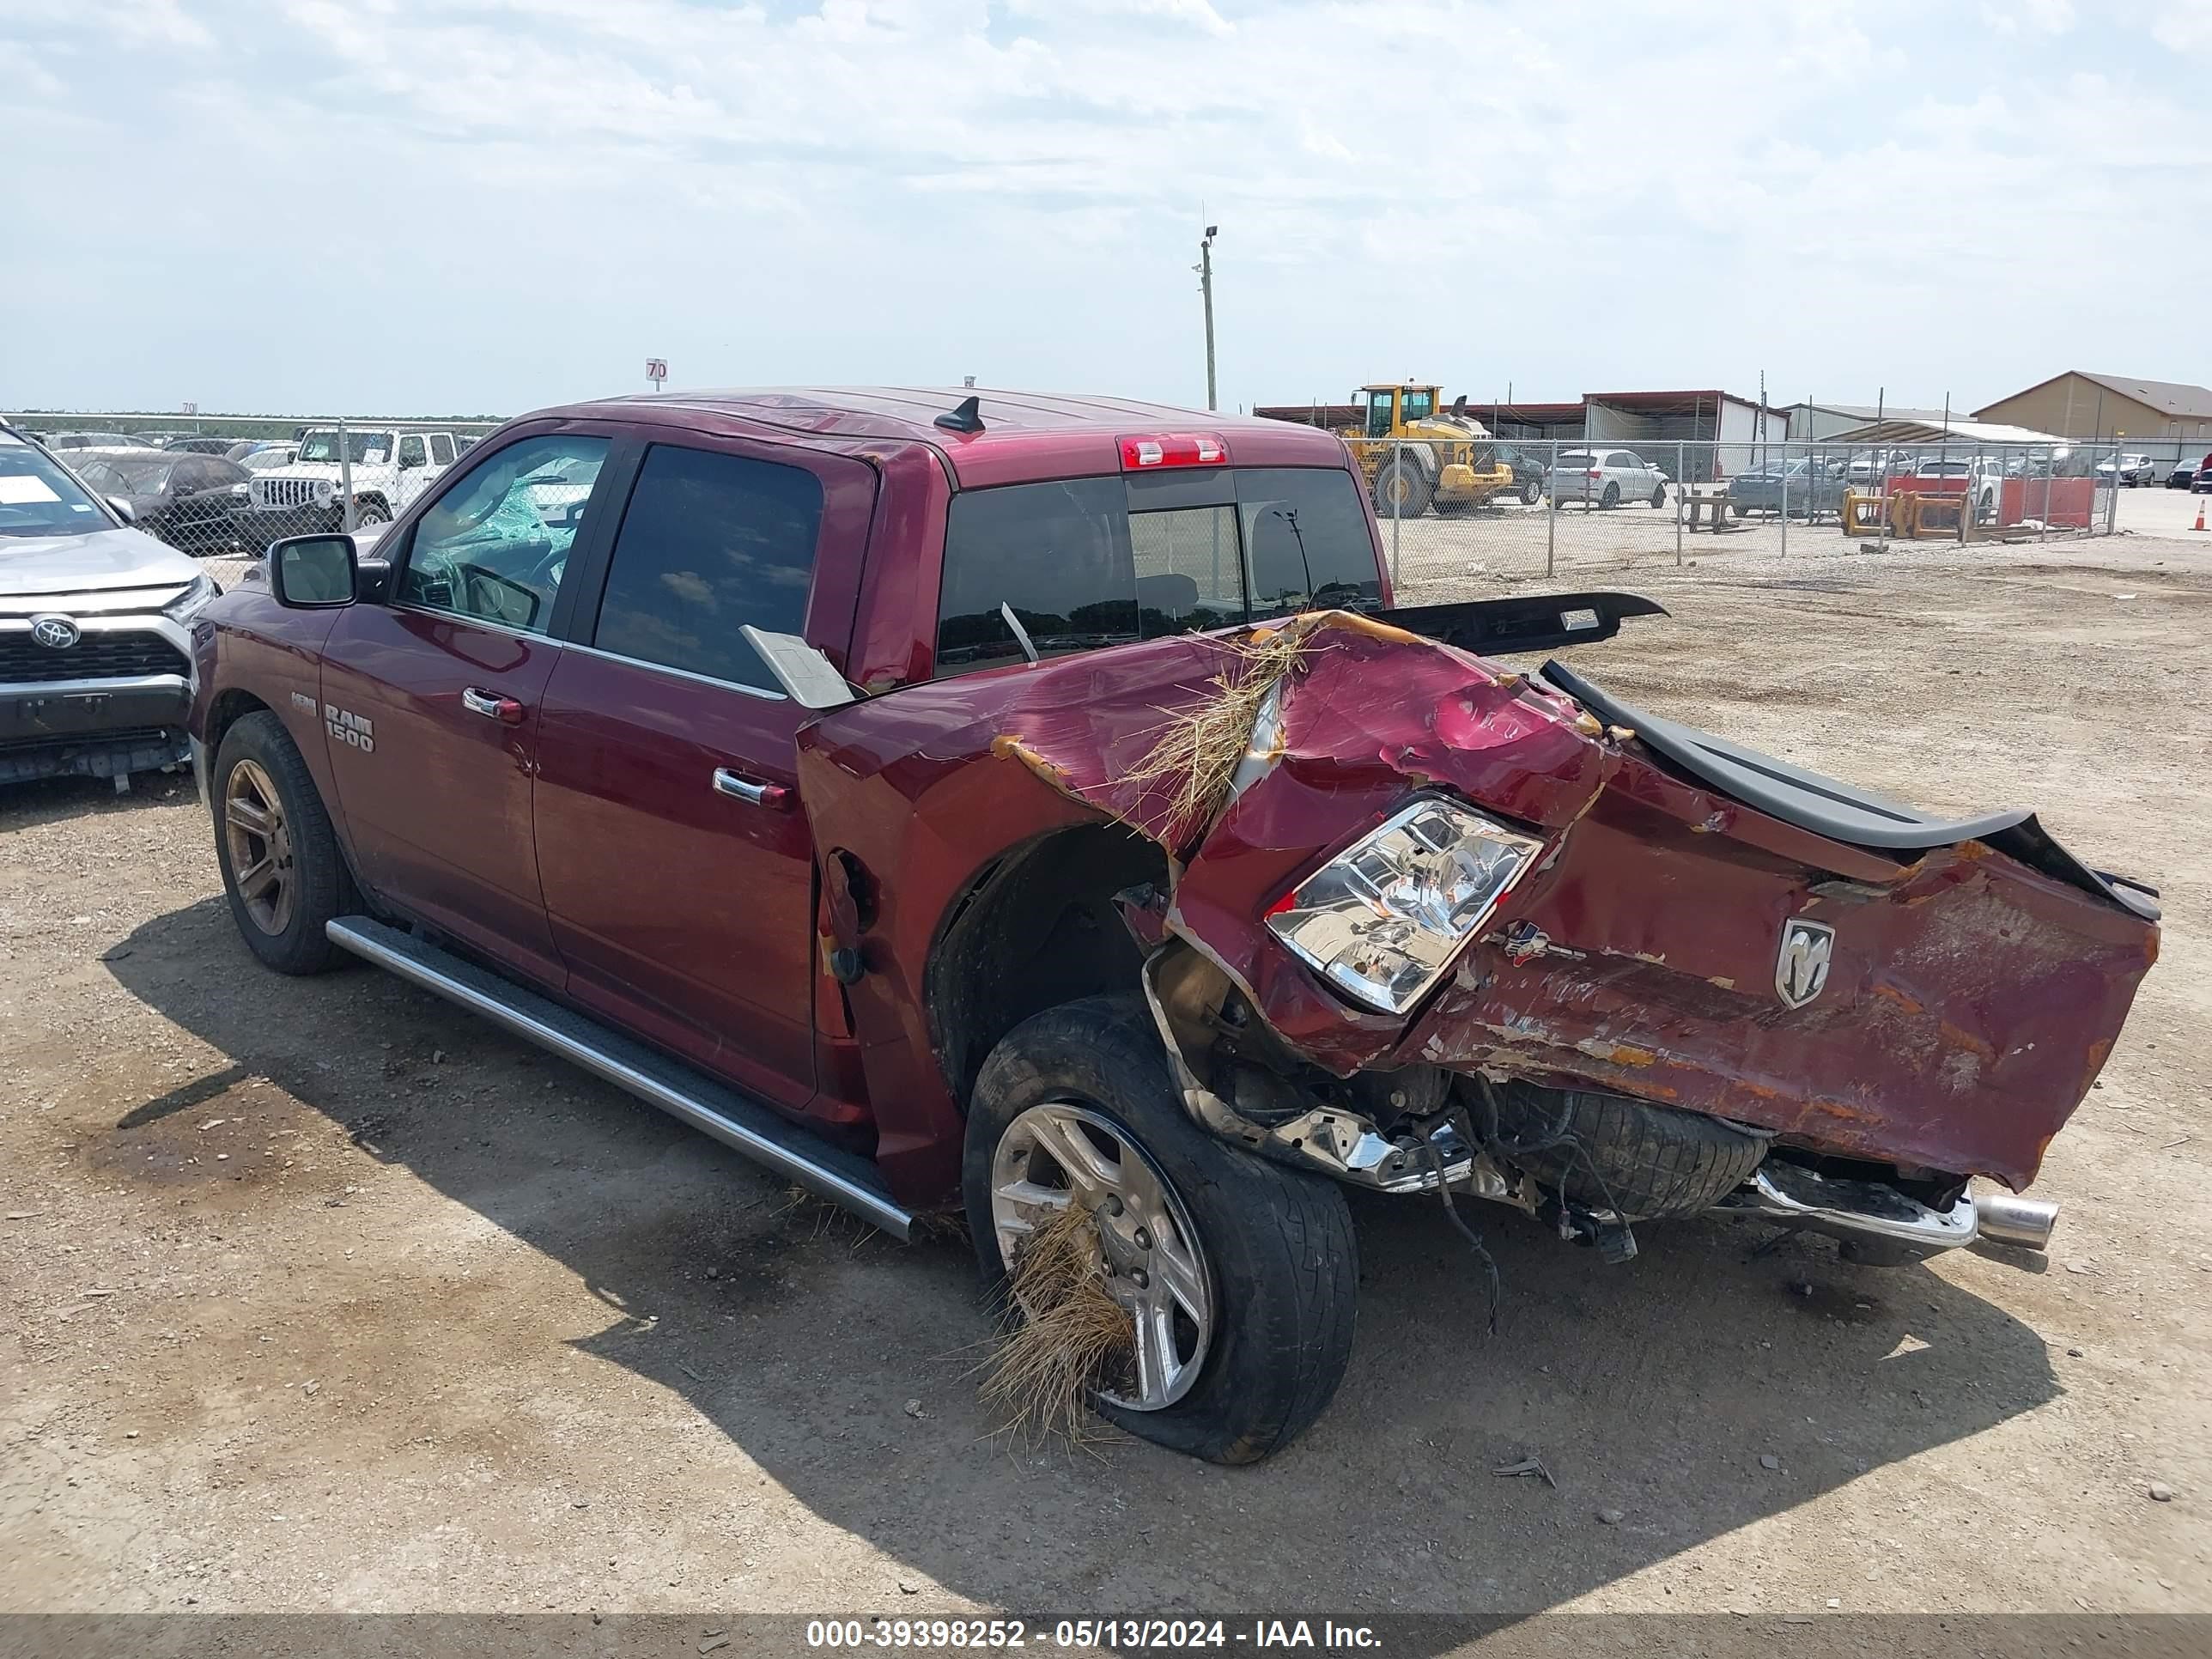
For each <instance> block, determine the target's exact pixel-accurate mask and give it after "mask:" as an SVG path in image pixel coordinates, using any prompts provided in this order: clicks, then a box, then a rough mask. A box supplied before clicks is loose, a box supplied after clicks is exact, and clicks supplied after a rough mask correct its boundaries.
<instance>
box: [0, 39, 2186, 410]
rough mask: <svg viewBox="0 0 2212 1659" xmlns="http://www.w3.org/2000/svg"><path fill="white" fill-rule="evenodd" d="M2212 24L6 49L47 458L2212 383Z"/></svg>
mask: <svg viewBox="0 0 2212 1659" xmlns="http://www.w3.org/2000/svg"><path fill="white" fill-rule="evenodd" d="M2208 68H2212V0H2163V3H2154V4H2153V5H2151V6H2148V7H2145V8H2136V7H2132V6H2131V7H2128V8H2125V9H2122V8H2111V9H2107V8H2106V7H2102V6H2093V5H2090V4H2087V3H2080V0H2072V3H2069V0H2014V3H2001V0H1960V3H1944V0H1918V3H1897V0H1857V3H1854V4H1852V5H1850V6H1849V7H1841V6H1830V5H1822V6H1814V5H1810V4H1804V5H1801V4H1796V3H1784V0H1768V3H1749V0H1747V3H1699V0H1616V3H1609V4H1587V5H1586V4H1578V3H1573V0H1517V3H1514V4H1510V5H1489V4H1480V3H1474V0H1463V3H1455V0H1359V3H1335V0H1331V3H1303V0H1285V3H1274V4H1266V3H1237V0H905V3H890V0H882V3H875V0H821V3H800V0H776V3H771V4H767V5H758V4H754V5H744V4H726V3H712V0H286V3H273V0H0V158H4V163H5V164H4V166H0V226H4V227H5V228H6V234H5V236H4V239H0V246H4V247H5V248H6V249H7V250H8V252H9V258H8V259H7V262H6V269H7V279H8V280H7V285H8V290H9V293H8V301H7V307H6V314H7V316H8V319H9V320H8V325H7V326H6V328H5V330H4V331H0V407H9V408H20V407H24V406H27V405H31V406H40V407H48V406H58V407H70V408H80V409H94V408H118V407H129V408H164V407H173V406H175V405H176V404H178V403H179V401H181V400H184V399H187V398H189V399H192V400H194V401H197V403H198V404H200V406H201V407H202V409H203V410H236V411H264V410H265V411H270V412H291V411H302V410H316V411H329V410H355V411H360V412H368V411H371V410H375V411H384V412H391V411H404V412H415V411H420V412H426V413H427V412H455V413H458V412H477V411H482V412H489V413H505V412H509V411H512V410H520V409H526V408H529V407H532V406H534V405H538V404H546V403H550V402H554V401H556V400H561V399H565V398H574V397H582V396H592V395H599V394H603V393H605V392H615V391H622V390H624V389H628V388H631V387H635V386H640V385H641V369H642V362H643V360H644V359H645V358H646V357H647V356H649V355H658V356H663V357H665V358H667V359H668V360H669V362H670V364H671V386H712V385H744V384H763V383H784V382H831V383H836V382H854V381H893V382H911V381H953V382H957V380H958V379H959V378H960V377H961V376H962V375H963V374H975V375H976V376H977V377H978V379H979V380H981V382H982V383H983V384H985V385H1000V386H1039V387H1050V388H1056V389H1062V390H1085V391H1110V392H1121V393H1126V394H1131V395H1139V396H1149V397H1154V398H1163V399H1165V400H1169V401H1173V402H1181V403H1197V402H1202V400H1203V397H1204V385H1205V383H1204V364H1203V356H1202V343H1201V335H1200V311H1199V299H1198V294H1197V281H1196V277H1195V276H1194V274H1193V272H1192V270H1191V269H1190V267H1191V265H1192V264H1193V263H1194V260H1195V258H1196V246H1195V245H1196V240H1197V237H1198V234H1199V231H1200V227H1201V226H1202V225H1203V224H1204V223H1206V222H1208V221H1212V222H1218V224H1219V225H1220V227H1221V234H1220V238H1219V240H1218V243H1217V246H1216V270H1217V305H1218V333H1219V344H1220V362H1221V392H1222V400H1223V402H1224V403H1225V404H1227V405H1229V406H1231V407H1234V406H1237V405H1239V404H1251V403H1255V402H1259V403H1280V402H1297V401H1303V400H1304V399H1307V398H1332V397H1335V398H1340V397H1341V396H1343V395H1344V393H1345V392H1346V391H1347V389H1348V388H1350V387H1351V386H1354V385H1356V384H1358V382H1359V381H1361V380H1370V379H1375V378H1378V377H1379V378H1385V379H1395V378H1399V377H1402V376H1407V375H1415V376H1419V377H1420V378H1423V379H1431V378H1432V379H1437V380H1442V381H1443V383H1444V384H1445V386H1446V387H1447V389H1448V390H1449V391H1452V392H1457V391H1466V392H1469V393H1470V394H1471V395H1472V396H1473V397H1474V398H1478V399H1486V398H1492V397H1495V396H1502V395H1504V392H1505V391H1506V388H1507V386H1508V385H1509V384H1510V386H1511V387H1512V390H1513V392H1514V394H1515V395H1516V397H1518V398H1523V399H1528V398H1547V397H1553V398H1564V397H1571V396H1573V395H1575V394H1576V393H1577V392H1582V391H1584V390H1616V389H1629V388H1637V387H1651V386H1716V385H1717V386H1725V387H1727V388H1729V389H1732V390H1736V391H1741V392H1753V391H1755V390H1756V387H1757V384H1758V377H1759V372H1760V370H1761V369H1762V368H1763V369H1765V372H1766V375H1767V384H1768V386H1769V389H1770V392H1771V394H1772V395H1773V396H1774V397H1775V398H1776V399H1777V400H1778V401H1786V400H1790V399H1794V398H1798V397H1801V396H1804V395H1808V394H1811V395H1816V396H1820V397H1824V398H1830V399H1833V400H1837V401H1850V402H1857V401H1871V400H1872V399H1873V398H1874V397H1875V392H1876V390H1877V388H1878V387H1885V386H1886V387H1887V392H1888V396H1889V398H1890V400H1891V401H1892V402H1901V403H1905V404H1940V403H1941V402H1942V399H1943V398H1944V395H1945V394H1946V393H1947V392H1948V393H1949V394H1950V395H1951V396H1952V398H1953V399H1954V402H1956V403H1957V404H1960V406H1972V405H1973V404H1978V403H1982V402H1986V401H1988V400H1990V399H1991V398H1996V397H1997V396H2000V395H2002V394H2003V393H2005V392H2010V391H2013V390H2016V389H2018V388H2019V387H2021V386H2026V385H2027V384H2029V383H2031V382H2033V381H2035V380H2041V379H2043V378H2045V376H2046V375H2048V374H2052V373H2055V372H2057V370H2059V369H2061V368H2068V367H2077V368H2090V369H2095V370H2102V371H2112V372H2118V373H2125V374H2139V375H2144V376H2148V377H2152V378H2161V379H2176V380H2197V381H2206V382H2212V332H2208V331H2207V330H2206V328H2205V326H2204V313H2205V306H2206V301H2207V295H2208V293H2212V287H2208V282H2207V278H2208V274H2212V119H2208V118H2207V113H2206V112H2207V111H2208V109H2212V101H2208V100H2212V80H2209V79H2208V75H2207V70H2208Z"/></svg>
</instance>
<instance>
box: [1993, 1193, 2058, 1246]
mask: <svg viewBox="0 0 2212 1659" xmlns="http://www.w3.org/2000/svg"><path fill="white" fill-rule="evenodd" d="M1974 1219H1975V1221H1976V1222H1977V1223H1978V1224H1979V1231H1980V1235H1981V1237H1983V1238H1984V1239H1985V1240H1987V1241H1988V1242H1989V1243H1992V1244H2009V1245H2011V1246H2012V1247H2013V1249H2016V1250H2041V1249H2048V1248H2049V1247H2050V1243H2051V1229H2052V1228H2054V1227H2056V1226H2057V1225H2058V1206H2057V1205H2056V1204H2054V1203H2051V1201H2050V1200H2047V1199H2041V1198H2020V1197H2016V1196H2015V1195H2014V1194H2011V1193H1976V1194H1974Z"/></svg>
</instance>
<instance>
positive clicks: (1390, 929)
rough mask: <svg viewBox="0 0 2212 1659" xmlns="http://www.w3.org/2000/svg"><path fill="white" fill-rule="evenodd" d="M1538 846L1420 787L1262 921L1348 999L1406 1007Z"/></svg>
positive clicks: (1386, 1009)
mask: <svg viewBox="0 0 2212 1659" xmlns="http://www.w3.org/2000/svg"><path fill="white" fill-rule="evenodd" d="M1542 846H1543V843H1542V842H1539V841H1536V840H1534V839H1533V838H1532V837H1530V836H1524V835H1522V834H1520V833H1519V832H1517V831H1516V830H1512V829H1506V828H1505V827H1504V826H1503V825H1502V824H1498V823H1492V821H1491V820H1490V819H1488V818H1486V817H1483V816H1482V814H1480V812H1476V811H1472V810H1470V809H1469V808H1467V807H1464V806H1462V805H1458V804H1456V803H1455V802H1452V801H1448V800H1439V799H1434V798H1432V797H1423V798H1422V799H1419V800H1417V801H1415V802H1413V805H1410V806H1407V807H1404V808H1402V809H1401V810H1400V811H1397V812H1395V813H1394V814H1392V816H1391V817H1389V820H1388V821H1386V822H1385V823H1383V826H1382V827H1381V828H1380V829H1376V830H1375V831H1374V832H1373V833H1372V834H1370V835H1369V836H1365V837H1364V839H1362V840H1361V841H1359V842H1358V843H1356V844H1355V845H1353V846H1352V847H1350V848H1346V850H1345V851H1344V852H1342V853H1340V854H1338V855H1337V856H1336V857H1334V858H1333V859H1331V860H1329V861H1328V863H1327V864H1324V865H1323V866H1322V867H1321V868H1320V869H1318V870H1316V871H1315V872H1313V874H1311V875H1310V876H1308V877H1307V878H1305V879H1304V881H1302V882H1300V883H1299V884H1297V887H1296V888H1294V889H1292V890H1291V891H1290V892H1289V893H1287V894H1285V896H1283V897H1282V898H1281V899H1280V900H1279V901H1278V902H1276V903H1275V904H1274V906H1273V908H1270V909H1269V910H1268V912H1267V926H1268V927H1270V928H1271V929H1273V932H1274V934H1275V937H1276V938H1278V939H1281V940H1282V941H1283V943H1284V944H1285V945H1288V946H1290V948H1291V950H1292V951H1295V952H1297V955H1298V957H1300V958H1301V959H1302V960H1304V962H1305V963H1307V964H1308V965H1310V967H1311V968H1312V969H1314V971H1315V972H1316V973H1318V974H1319V975H1321V976H1322V978H1323V979H1325V980H1327V981H1328V982H1329V983H1330V984H1331V985H1333V986H1334V987H1336V988H1337V989H1338V990H1340V991H1341V992H1343V993H1344V994H1345V995H1346V996H1348V997H1350V998H1351V999H1352V1000H1353V1001H1355V1002H1358V1003H1360V1004H1362V1005H1363V1006H1366V1007H1369V1008H1373V1009H1376V1010H1379V1011H1380V1012H1383V1013H1390V1014H1402V1013H1404V1012H1406V1010H1407V1009H1408V1008H1410V1007H1412V1006H1413V1005H1414V1004H1415V1003H1416V1002H1418V1001H1419V1000H1421V998H1422V996H1423V995H1424V994H1426V992H1427V991H1428V989H1429V987H1431V986H1432V985H1434V984H1435V983H1436V982H1437V980H1438V979H1440V978H1442V977H1443V974H1444V972H1445V971H1446V970H1447V969H1449V968H1450V966H1451V964H1452V962H1453V960H1454V958H1455V957H1457V956H1458V955H1459V953H1460V951H1461V949H1462V947H1463V946H1464V945H1466V944H1467V942H1468V939H1471V938H1473V937H1474V932H1475V929H1477V928H1478V927H1481V926H1482V924H1483V922H1484V921H1486V919H1487V918H1488V917H1489V915H1490V913H1491V912H1492V910H1494V909H1496V908H1498V901H1499V900H1501V899H1503V898H1504V896H1505V895H1506V894H1507V893H1509V892H1510V891H1511V890H1512V889H1513V884H1514V883H1515V882H1516V881H1518V880H1520V878H1521V877H1522V874H1523V873H1524V872H1526V871H1527V870H1528V868H1529V866H1531V865H1533V864H1534V862H1535V860H1536V855H1537V854H1538V853H1539V852H1540V851H1541V848H1542Z"/></svg>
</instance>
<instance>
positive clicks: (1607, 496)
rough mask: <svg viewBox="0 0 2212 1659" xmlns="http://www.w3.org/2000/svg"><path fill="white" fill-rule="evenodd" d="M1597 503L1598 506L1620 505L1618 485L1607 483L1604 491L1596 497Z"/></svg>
mask: <svg viewBox="0 0 2212 1659" xmlns="http://www.w3.org/2000/svg"><path fill="white" fill-rule="evenodd" d="M1597 504H1598V505H1599V506H1600V507H1619V506H1620V485H1619V484H1617V483H1609V484H1607V486H1606V487H1605V493H1604V494H1603V495H1600V496H1599V497H1598V498H1597Z"/></svg>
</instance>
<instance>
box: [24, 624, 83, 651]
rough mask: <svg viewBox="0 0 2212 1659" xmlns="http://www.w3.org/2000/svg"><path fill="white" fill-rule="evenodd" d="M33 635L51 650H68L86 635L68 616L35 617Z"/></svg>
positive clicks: (32, 627)
mask: <svg viewBox="0 0 2212 1659" xmlns="http://www.w3.org/2000/svg"><path fill="white" fill-rule="evenodd" d="M31 637H32V638H33V640H35V641H37V642H38V643H39V644H40V645H43V646H45V647H46V649H47V650H49V651H66V650H68V649H69V648H70V647H71V646H73V645H75V644H76V642H77V641H79V640H80V639H82V638H83V637H84V635H83V630H82V629H80V628H78V627H77V625H76V623H73V622H71V621H70V619H69V618H68V617H32V618H31Z"/></svg>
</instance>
